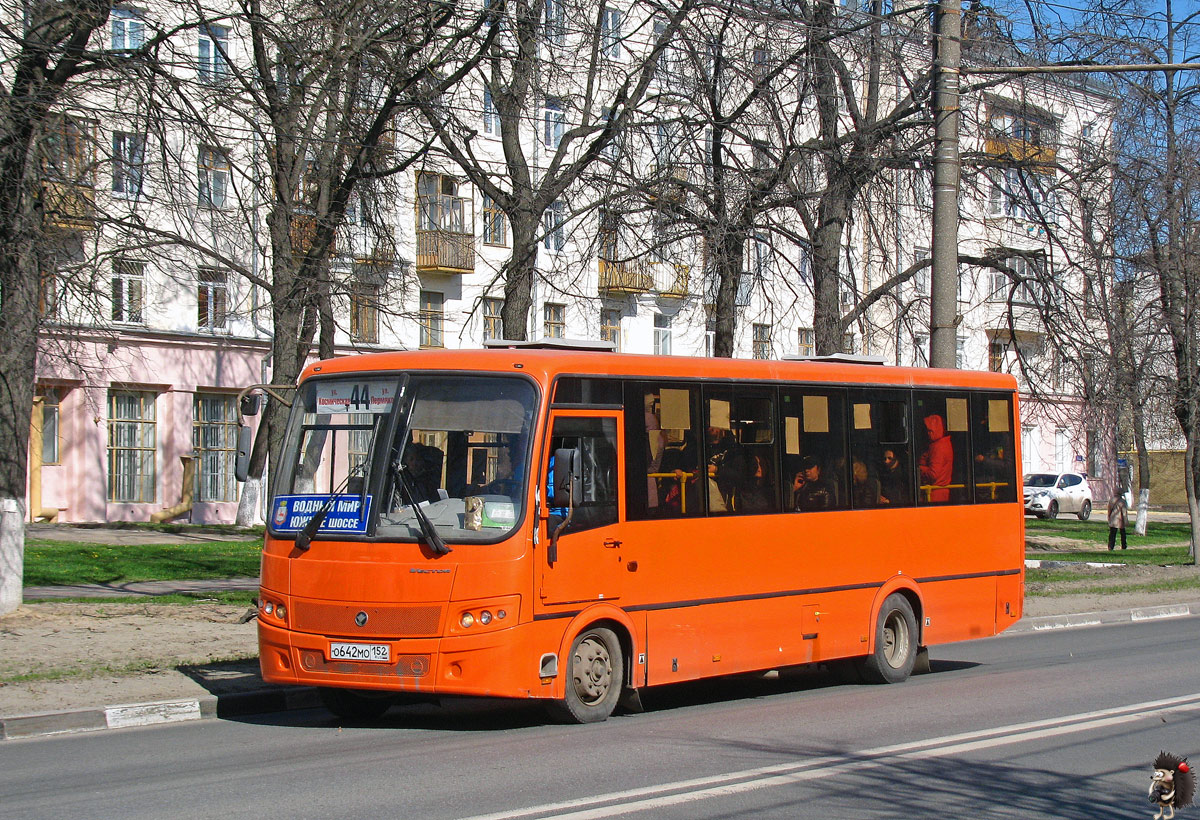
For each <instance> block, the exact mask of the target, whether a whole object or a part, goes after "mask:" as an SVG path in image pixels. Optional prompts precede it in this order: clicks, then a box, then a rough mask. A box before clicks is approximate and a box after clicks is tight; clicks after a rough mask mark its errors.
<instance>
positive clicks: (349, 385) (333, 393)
mask: <svg viewBox="0 0 1200 820" xmlns="http://www.w3.org/2000/svg"><path fill="white" fill-rule="evenodd" d="M315 390H316V411H317V412H318V413H390V412H391V410H392V405H393V404H394V403H395V401H396V382H395V381H393V380H382V379H381V380H376V381H361V382H343V381H338V382H317V383H316V385H315Z"/></svg>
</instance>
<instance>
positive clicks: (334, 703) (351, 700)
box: [317, 686, 396, 720]
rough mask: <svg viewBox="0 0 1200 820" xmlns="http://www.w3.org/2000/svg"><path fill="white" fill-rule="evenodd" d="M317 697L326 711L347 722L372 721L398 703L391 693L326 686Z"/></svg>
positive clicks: (320, 689)
mask: <svg viewBox="0 0 1200 820" xmlns="http://www.w3.org/2000/svg"><path fill="white" fill-rule="evenodd" d="M317 695H318V696H319V697H320V698H321V703H322V705H324V707H325V708H326V709H328V710H329V711H331V712H333V713H334V714H335V715H337V716H338V717H340V718H346V719H347V720H370V719H373V718H377V717H380V716H381V715H382V714H383V713H384V712H386V711H387V710H388V709H390V708H392V704H393V703H395V702H396V697H395V695H393V694H391V693H385V692H370V691H365V690H358V689H334V688H330V687H326V686H322V687H319V688H318V689H317Z"/></svg>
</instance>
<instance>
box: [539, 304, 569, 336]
mask: <svg viewBox="0 0 1200 820" xmlns="http://www.w3.org/2000/svg"><path fill="white" fill-rule="evenodd" d="M542 335H543V336H545V337H546V338H547V339H565V338H566V337H567V306H566V305H559V304H555V303H553V302H547V303H546V304H545V305H544V306H543V307H542Z"/></svg>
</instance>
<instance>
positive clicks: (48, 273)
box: [38, 265, 59, 320]
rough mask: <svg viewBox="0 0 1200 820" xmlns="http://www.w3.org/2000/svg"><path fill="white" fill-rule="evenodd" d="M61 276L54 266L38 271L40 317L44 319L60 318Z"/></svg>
mask: <svg viewBox="0 0 1200 820" xmlns="http://www.w3.org/2000/svg"><path fill="white" fill-rule="evenodd" d="M58 289H59V275H58V271H57V270H56V269H55V267H54V266H53V265H48V266H45V267H42V268H41V269H40V270H39V271H38V316H40V317H42V318H43V319H48V320H54V319H57V318H58Z"/></svg>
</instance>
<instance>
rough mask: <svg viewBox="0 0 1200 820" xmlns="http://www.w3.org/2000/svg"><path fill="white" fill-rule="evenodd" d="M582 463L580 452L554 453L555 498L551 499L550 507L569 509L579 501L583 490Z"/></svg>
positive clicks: (568, 450)
mask: <svg viewBox="0 0 1200 820" xmlns="http://www.w3.org/2000/svg"><path fill="white" fill-rule="evenodd" d="M580 461H581V459H580V458H579V451H578V450H572V449H562V450H555V451H554V486H553V487H552V488H551V489H552V490H553V491H554V497H553V498H551V499H550V506H552V507H568V508H569V507H572V506H574V504H573V501H575V500H578V499H579V497H580V494H581V492H582V489H583V479H582V475H581V473H582V471H581V470H580Z"/></svg>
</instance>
